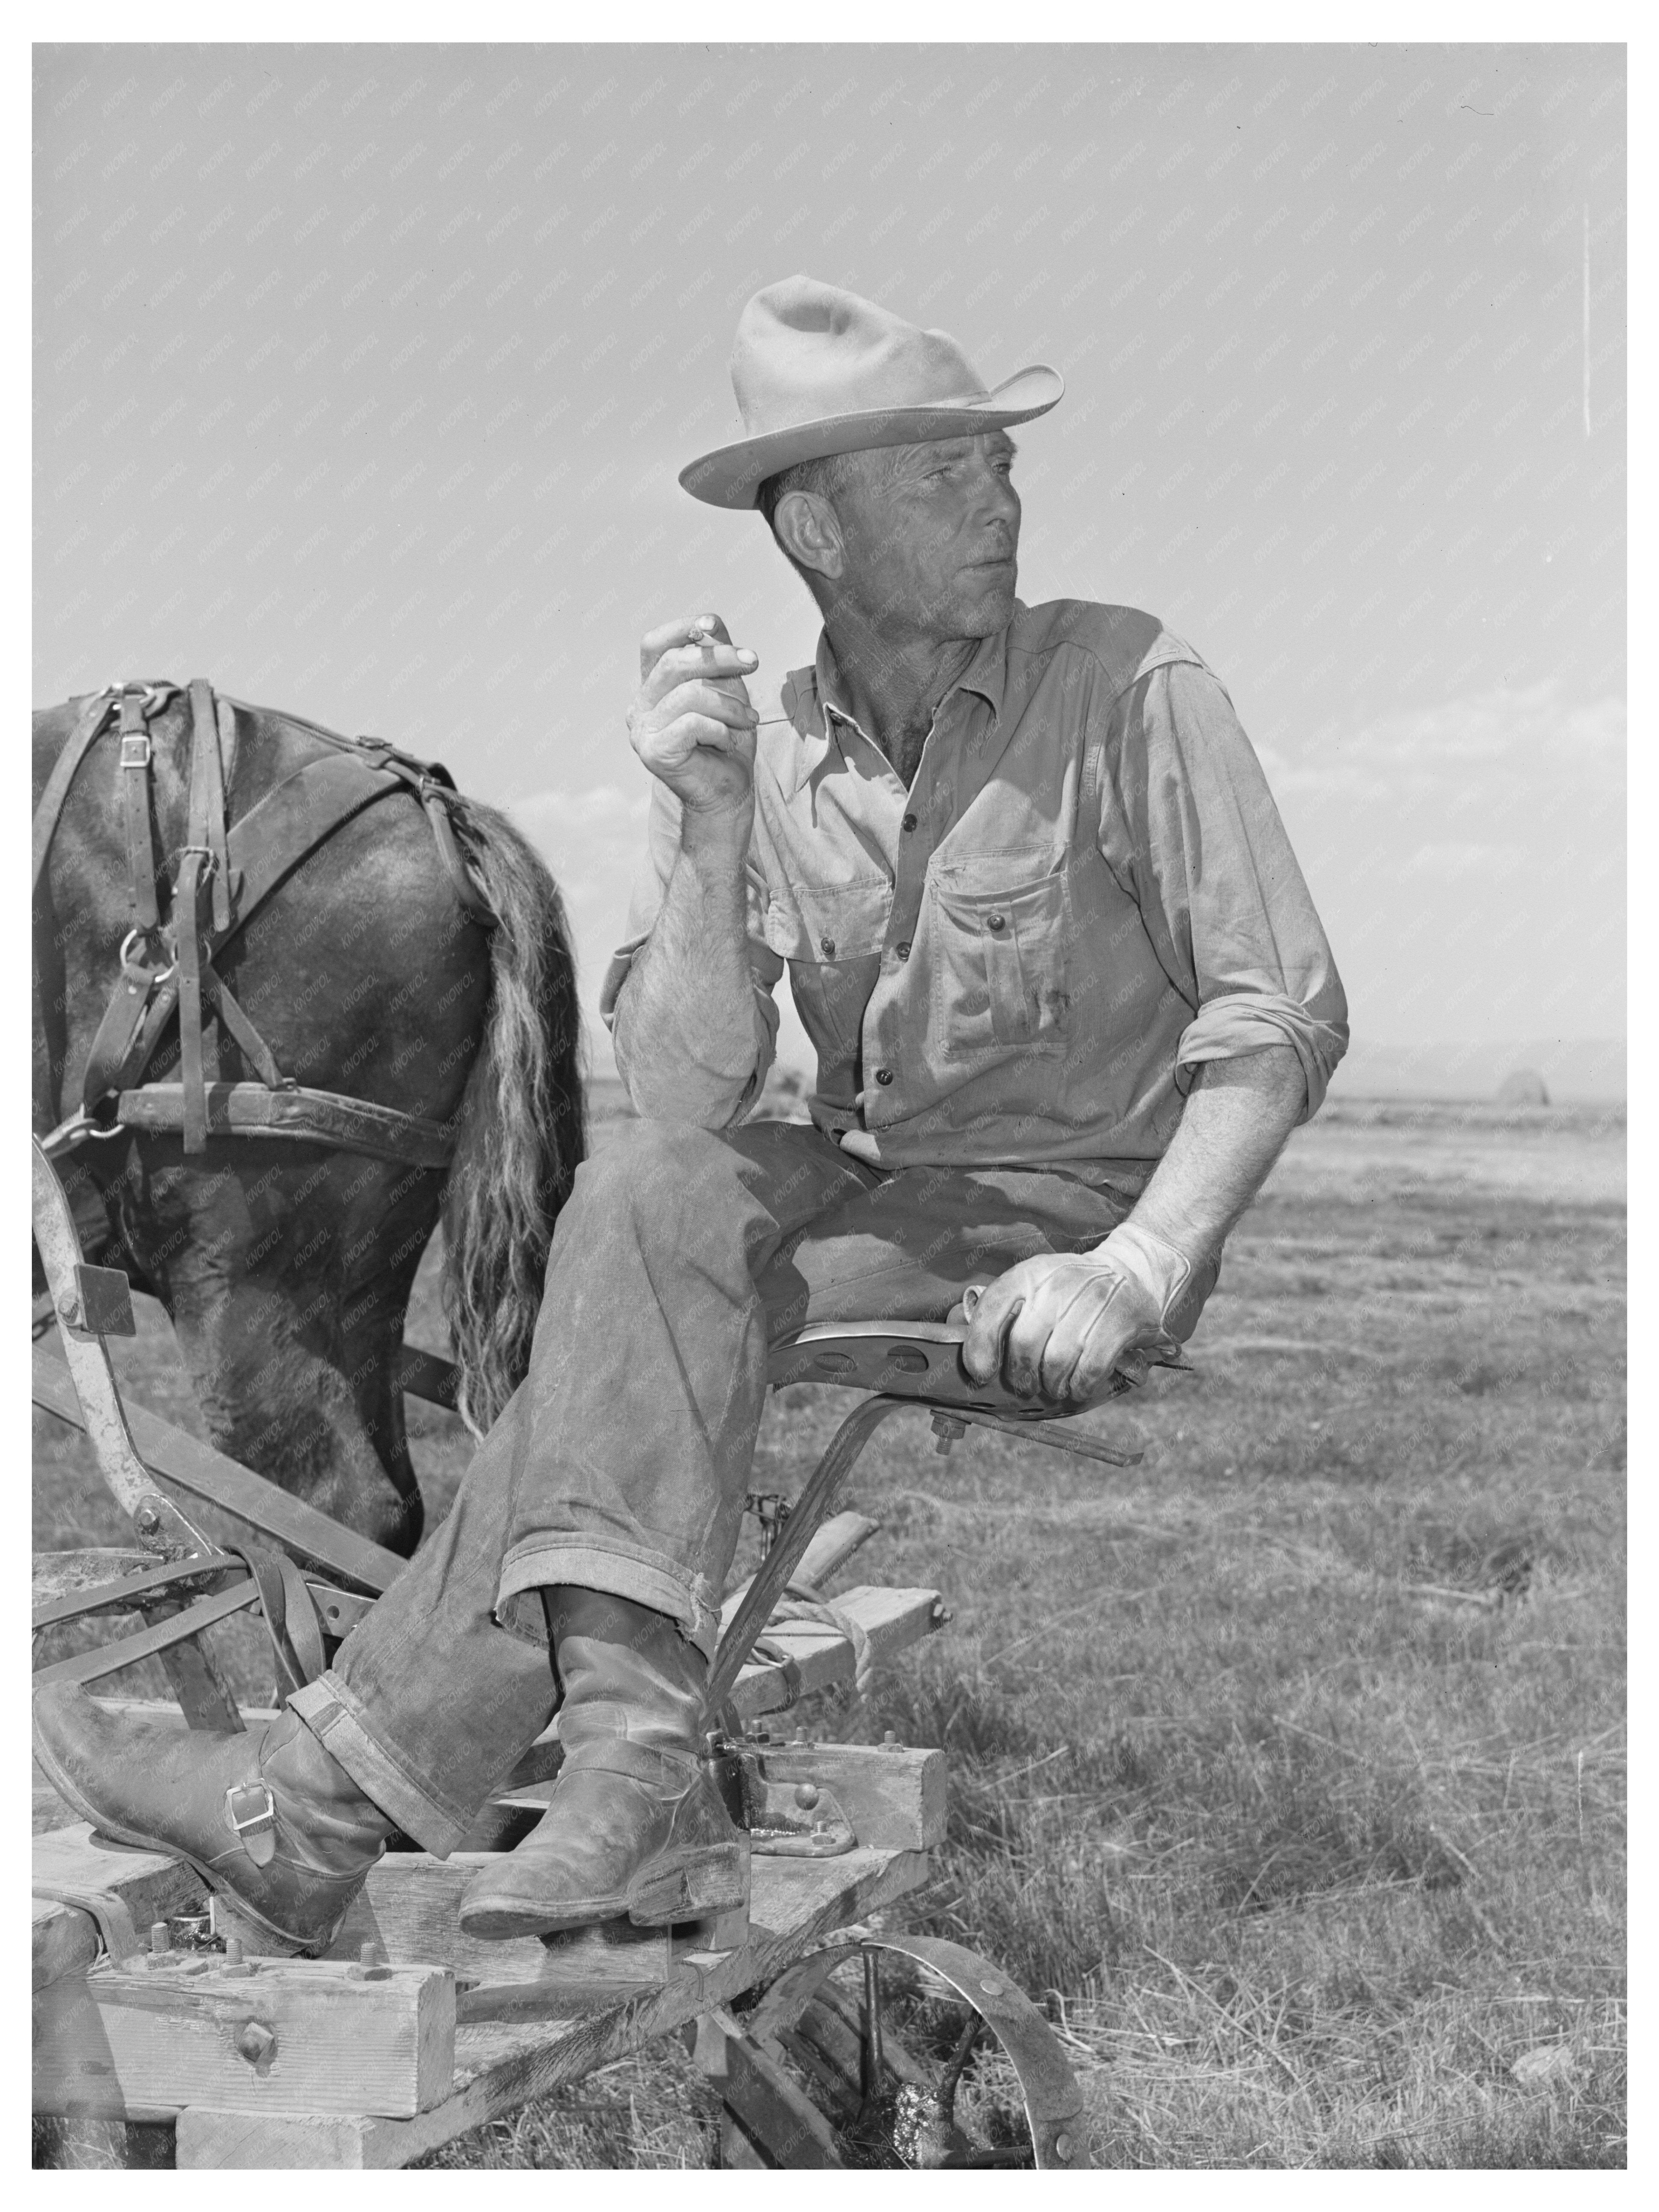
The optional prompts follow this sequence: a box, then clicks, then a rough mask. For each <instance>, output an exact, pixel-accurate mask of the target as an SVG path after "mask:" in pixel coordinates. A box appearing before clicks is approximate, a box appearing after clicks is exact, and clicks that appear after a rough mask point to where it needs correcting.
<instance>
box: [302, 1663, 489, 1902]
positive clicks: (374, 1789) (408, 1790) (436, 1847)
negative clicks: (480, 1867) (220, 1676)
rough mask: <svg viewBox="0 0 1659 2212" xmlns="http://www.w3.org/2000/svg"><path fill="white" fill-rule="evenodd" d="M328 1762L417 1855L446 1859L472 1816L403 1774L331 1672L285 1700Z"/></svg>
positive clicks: (346, 1686)
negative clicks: (409, 1840)
mask: <svg viewBox="0 0 1659 2212" xmlns="http://www.w3.org/2000/svg"><path fill="white" fill-rule="evenodd" d="M288 1702H289V1705H290V1706H291V1708H292V1709H293V1711H295V1712H296V1713H298V1715H299V1716H300V1718H301V1720H302V1721H303V1722H304V1723H305V1724H306V1726H307V1728H308V1729H310V1730H311V1732H312V1734H313V1735H314V1736H315V1737H316V1738H317V1740H318V1741H319V1743H321V1745H322V1746H323V1748H324V1749H325V1751H326V1752H327V1753H328V1754H329V1757H330V1758H331V1759H336V1760H337V1761H338V1763H339V1765H342V1766H343V1767H344V1769H345V1771H346V1772H347V1773H348V1774H349V1776H350V1777H351V1778H352V1780H353V1781H354V1782H355V1783H356V1785H357V1787H358V1788H359V1789H360V1790H362V1793H363V1795H364V1796H365V1797H368V1798H369V1799H371V1800H372V1801H373V1802H374V1803H375V1804H376V1805H378V1806H379V1807H380V1810H381V1812H383V1813H384V1814H386V1818H387V1819H388V1820H395V1821H396V1822H397V1823H398V1826H399V1827H400V1828H401V1829H402V1830H403V1832H404V1834H405V1835H406V1836H412V1837H413V1838H415V1841H416V1843H417V1844H419V1845H420V1846H421V1849H422V1850H423V1851H430V1852H431V1854H432V1856H433V1857H434V1858H439V1859H447V1857H449V1854H450V1853H451V1851H453V1850H454V1849H455V1847H456V1845H457V1844H459V1842H460V1840H461V1838H462V1837H463V1836H464V1835H465V1833H466V1832H467V1830H468V1829H469V1828H470V1827H471V1826H472V1823H473V1820H475V1818H476V1817H477V1811H478V1808H477V1806H476V1805H472V1806H460V1805H447V1804H446V1803H445V1802H443V1800H442V1799H441V1798H440V1797H438V1796H435V1795H434V1793H433V1790H432V1788H431V1785H430V1784H428V1783H425V1782H417V1781H416V1780H415V1778H413V1776H411V1775H410V1774H406V1773H405V1772H404V1769H403V1768H402V1767H401V1766H399V1765H398V1763H397V1761H396V1760H395V1759H393V1758H392V1755H391V1753H389V1752H388V1751H387V1750H386V1747H385V1746H384V1745H383V1744H380V1743H378V1742H377V1741H375V1739H374V1736H373V1735H370V1733H369V1731H368V1727H367V1726H366V1724H365V1722H364V1718H363V1709H362V1705H361V1704H360V1703H359V1702H358V1700H357V1699H356V1698H355V1697H353V1695H352V1693H351V1689H350V1686H349V1684H348V1683H345V1682H343V1681H342V1680H341V1679H340V1677H339V1676H338V1675H337V1674H335V1672H334V1671H333V1669H332V1668H329V1669H327V1670H326V1671H325V1673H323V1674H319V1676H318V1677H317V1679H316V1680H315V1681H314V1682H307V1684H306V1685H305V1686H304V1688H303V1689H300V1690H296V1691H295V1692H294V1694H293V1695H292V1696H291V1697H290V1698H289V1700H288Z"/></svg>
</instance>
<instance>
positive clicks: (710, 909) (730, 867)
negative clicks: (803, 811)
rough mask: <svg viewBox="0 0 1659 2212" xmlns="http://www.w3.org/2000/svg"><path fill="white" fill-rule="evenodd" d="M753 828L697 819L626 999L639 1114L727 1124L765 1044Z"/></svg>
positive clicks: (626, 1075)
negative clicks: (751, 914) (750, 926)
mask: <svg viewBox="0 0 1659 2212" xmlns="http://www.w3.org/2000/svg"><path fill="white" fill-rule="evenodd" d="M746 848H747V832H746V824H744V823H741V822H740V821H739V822H738V823H729V824H728V823H715V824H713V825H711V824H708V823H703V822H702V821H700V820H698V819H697V818H696V817H693V816H691V815H690V814H688V815H687V817H685V821H684V825H683V829H682V836H681V844H680V851H679V856H678V859H677V860H676V861H675V863H674V869H673V872H672V874H671V876H670V877H669V879H668V887H667V890H666V891H665V895H664V897H663V902H662V908H661V910H660V912H659V914H658V916H657V919H656V921H655V924H654V925H653V928H652V932H651V935H650V937H649V938H648V939H647V941H646V943H645V944H644V945H642V946H641V949H640V951H639V952H638V953H637V954H636V955H635V960H634V965H633V969H632V970H631V972H630V974H629V978H628V981H626V982H625V983H624V984H623V987H622V990H621V993H620V994H619V995H618V997H617V1012H616V1021H615V1025H614V1029H613V1031H612V1035H613V1037H614V1041H615V1044H616V1052H617V1066H618V1067H620V1069H621V1070H622V1073H623V1081H624V1082H625V1083H626V1084H627V1085H628V1091H629V1097H630V1098H631V1099H632V1101H633V1103H634V1108H635V1112H636V1113H640V1114H643V1115H647V1116H648V1117H649V1118H650V1119H652V1120H653V1121H690V1122H692V1123H695V1124H696V1126H697V1127H700V1128H705V1129H720V1128H724V1127H726V1124H727V1122H729V1121H731V1119H732V1115H733V1114H734V1113H735V1112H736V1111H737V1108H738V1102H739V1100H740V1099H741V1098H742V1097H743V1094H744V1091H745V1090H746V1089H747V1088H748V1086H749V1083H750V1079H751V1077H752V1076H753V1075H754V1073H755V1070H756V1067H757V1064H758V1061H759V1060H760V1056H761V1054H762V1051H763V1048H764V1043H765V1037H764V1032H763V1024H762V1023H761V1022H760V1019H759V1018H758V1016H757V1012H756V1008H755V988H754V982H753V980H752V978H751V976H750V970H749V953H748V946H747V939H746V933H745V929H744V854H745V851H746Z"/></svg>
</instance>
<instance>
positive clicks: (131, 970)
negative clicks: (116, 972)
mask: <svg viewBox="0 0 1659 2212" xmlns="http://www.w3.org/2000/svg"><path fill="white" fill-rule="evenodd" d="M148 938H149V931H148V930H147V929H130V930H128V932H127V933H126V935H125V937H124V938H123V939H121V971H122V973H123V974H124V975H128V976H130V977H131V979H132V980H133V981H135V982H141V981H142V982H145V983H148V984H149V987H150V988H151V990H154V989H155V987H156V985H157V984H158V983H165V982H166V981H167V977H168V976H169V975H172V973H173V969H175V968H176V967H177V966H178V965H179V963H178V960H177V958H176V957H175V958H173V959H172V960H169V961H168V963H167V966H166V967H165V968H141V967H140V966H139V965H138V963H137V961H136V960H135V959H134V958H133V957H132V952H131V947H132V946H133V945H137V944H142V943H143V942H144V941H145V940H146V939H148Z"/></svg>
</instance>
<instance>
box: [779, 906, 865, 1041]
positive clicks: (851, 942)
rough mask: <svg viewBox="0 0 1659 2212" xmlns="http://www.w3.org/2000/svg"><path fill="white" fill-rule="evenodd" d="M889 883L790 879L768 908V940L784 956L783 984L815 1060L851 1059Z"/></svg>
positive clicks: (858, 1032)
mask: <svg viewBox="0 0 1659 2212" xmlns="http://www.w3.org/2000/svg"><path fill="white" fill-rule="evenodd" d="M892 903H893V888H892V885H891V884H889V883H886V882H884V881H882V882H872V883H862V884H829V885H826V884H790V885H789V887H788V889H787V892H785V894H784V895H783V896H781V897H775V898H774V899H773V900H772V902H771V903H770V904H769V906H768V908H767V909H766V924H765V930H766V941H767V943H768V944H769V945H770V946H771V948H772V950H773V951H775V952H780V953H781V954H782V956H783V957H784V958H785V959H786V960H787V962H788V963H789V988H790V991H791V993H792V994H793V998H794V1001H795V1011H796V1012H798V1013H799V1016H800V1018H801V1024H802V1026H803V1027H804V1028H805V1031H806V1034H807V1036H809V1037H811V1040H812V1044H813V1047H814V1048H815V1049H816V1051H817V1054H818V1056H819V1058H820V1060H852V1059H854V1057H855V1056H856V1054H857V1053H858V1048H859V1040H860V1035H861V1033H862V1030H863V1026H864V1010H865V1008H866V1006H868V1005H869V1003H870V994H871V993H872V991H873V990H874V989H875V987H876V980H877V977H878V975H880V973H881V955H882V947H883V946H884V944H885V943H886V940H887V923H888V917H889V915H890V912H891V909H892Z"/></svg>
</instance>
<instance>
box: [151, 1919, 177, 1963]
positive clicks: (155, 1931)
mask: <svg viewBox="0 0 1659 2212" xmlns="http://www.w3.org/2000/svg"><path fill="white" fill-rule="evenodd" d="M149 1948H150V1949H151V1951H152V1952H153V1953H155V1954H156V1955H157V1956H158V1957H159V1956H160V1954H161V1953H162V1952H163V1951H170V1950H171V1949H172V1948H173V1930H172V1929H171V1928H169V1927H168V1925H167V1922H166V1921H165V1920H152V1921H151V1922H150V1923H149Z"/></svg>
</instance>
